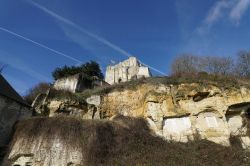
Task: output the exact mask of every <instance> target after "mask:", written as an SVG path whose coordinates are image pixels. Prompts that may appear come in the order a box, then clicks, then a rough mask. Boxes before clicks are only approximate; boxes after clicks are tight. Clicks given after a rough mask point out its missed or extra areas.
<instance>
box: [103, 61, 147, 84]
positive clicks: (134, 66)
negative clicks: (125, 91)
mask: <svg viewBox="0 0 250 166" xmlns="http://www.w3.org/2000/svg"><path fill="white" fill-rule="evenodd" d="M142 77H151V73H150V70H149V68H148V67H146V66H144V65H143V64H141V63H140V62H139V61H138V60H137V59H136V57H130V58H129V59H127V60H125V61H123V62H120V63H119V64H116V65H109V66H108V67H107V69H106V76H105V81H106V82H107V83H109V84H111V85H113V84H116V83H120V82H127V81H130V80H132V79H138V78H142Z"/></svg>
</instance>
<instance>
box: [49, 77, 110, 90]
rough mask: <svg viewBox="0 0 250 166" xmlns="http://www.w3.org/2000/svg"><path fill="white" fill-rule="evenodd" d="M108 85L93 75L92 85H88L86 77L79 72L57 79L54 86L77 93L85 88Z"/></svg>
mask: <svg viewBox="0 0 250 166" xmlns="http://www.w3.org/2000/svg"><path fill="white" fill-rule="evenodd" d="M108 85H109V84H108V83H106V82H105V81H103V80H102V79H99V78H97V77H93V81H92V82H91V83H90V85H87V83H86V77H85V76H84V74H83V73H79V74H75V75H72V76H68V77H64V78H61V79H58V80H56V81H55V83H54V88H55V89H57V90H66V91H70V92H73V93H76V92H82V91H84V90H85V89H89V88H96V87H100V86H108Z"/></svg>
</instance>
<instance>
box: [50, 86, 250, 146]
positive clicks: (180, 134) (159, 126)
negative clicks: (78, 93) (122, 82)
mask: <svg viewBox="0 0 250 166" xmlns="http://www.w3.org/2000/svg"><path fill="white" fill-rule="evenodd" d="M86 102H87V104H86V103H85V105H83V104H82V105H81V104H80V103H77V102H76V103H74V102H73V103H72V101H62V100H51V101H49V102H47V103H46V108H47V109H48V110H50V114H49V116H55V115H57V114H58V113H65V112H67V113H68V114H69V115H76V116H78V117H81V118H83V119H112V117H113V116H116V115H124V116H130V117H143V118H144V119H146V120H147V121H148V123H149V124H150V127H151V129H152V130H153V131H154V132H155V133H156V134H157V135H158V136H161V137H163V138H164V139H166V140H174V141H179V142H187V141H189V140H193V139H194V138H196V137H199V138H201V139H207V140H209V141H213V142H215V143H218V144H222V145H225V146H229V145H230V141H229V138H230V136H237V137H239V138H240V139H242V146H243V147H245V148H249V146H250V139H249V129H248V128H247V124H249V123H250V122H249V121H250V120H249V113H250V89H248V88H246V87H243V86H242V87H239V88H235V87H231V88H227V89H225V88H219V87H218V86H215V85H213V84H211V85H209V84H208V85H205V86H204V85H201V84H198V83H192V84H176V85H171V84H170V85H164V84H160V85H153V84H140V85H138V86H136V87H135V88H134V89H126V88H124V89H123V90H120V91H119V90H114V91H112V92H109V93H106V94H103V95H93V96H91V97H89V98H87V100H86Z"/></svg>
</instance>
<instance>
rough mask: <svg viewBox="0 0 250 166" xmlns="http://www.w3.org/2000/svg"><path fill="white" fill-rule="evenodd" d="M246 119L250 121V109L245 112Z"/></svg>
mask: <svg viewBox="0 0 250 166" xmlns="http://www.w3.org/2000/svg"><path fill="white" fill-rule="evenodd" d="M246 117H247V119H250V107H249V108H248V109H247V110H246Z"/></svg>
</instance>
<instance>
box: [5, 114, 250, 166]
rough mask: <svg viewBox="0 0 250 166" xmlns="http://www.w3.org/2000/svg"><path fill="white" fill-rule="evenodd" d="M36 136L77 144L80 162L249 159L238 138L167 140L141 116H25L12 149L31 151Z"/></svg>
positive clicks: (169, 162) (170, 162)
mask: <svg viewBox="0 0 250 166" xmlns="http://www.w3.org/2000/svg"><path fill="white" fill-rule="evenodd" d="M40 137H41V138H43V142H42V144H41V146H43V145H45V144H46V146H45V147H51V146H52V144H51V143H53V140H54V139H56V138H57V139H60V140H61V141H63V142H64V145H63V148H67V149H68V150H69V149H70V148H77V149H80V151H81V152H82V155H83V157H82V159H81V160H82V161H81V163H82V164H83V165H131V166H134V165H209V166H210V165H220V166H221V165H225V166H229V165H249V164H250V158H249V156H250V153H249V152H247V151H244V150H243V149H242V148H241V146H240V145H239V144H238V143H237V140H236V139H232V143H233V146H231V147H224V146H221V145H218V144H215V143H212V142H209V141H205V140H199V139H198V138H197V140H194V141H190V142H189V143H176V142H169V141H165V140H163V139H161V138H159V137H156V136H155V135H153V134H152V133H151V132H150V129H149V127H148V126H147V122H146V121H145V120H143V119H140V118H137V119H136V118H129V117H123V116H117V117H115V118H114V119H113V121H105V120H93V121H92V120H80V119H76V118H72V117H54V118H33V119H29V120H25V121H22V122H19V123H18V124H17V126H16V132H15V135H14V137H13V140H12V144H11V146H10V148H12V147H13V146H18V147H19V150H21V151H19V152H18V153H19V154H29V153H31V151H32V145H35V144H36V143H39V142H37V141H38V140H39V138H40ZM22 150H23V151H22ZM46 150H49V149H46ZM21 152H22V153H21ZM56 153H59V154H60V153H62V152H61V151H58V152H56ZM12 155H13V154H12ZM50 160H53V158H50Z"/></svg>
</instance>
